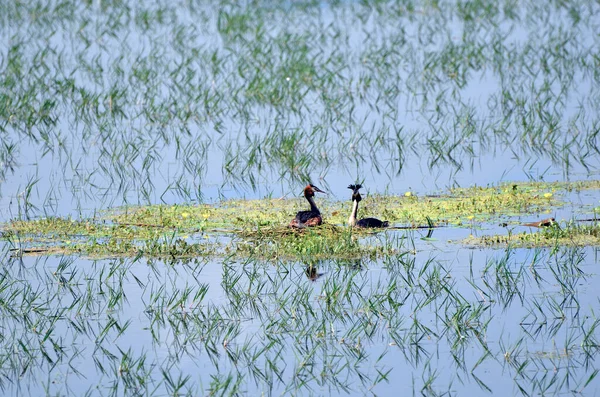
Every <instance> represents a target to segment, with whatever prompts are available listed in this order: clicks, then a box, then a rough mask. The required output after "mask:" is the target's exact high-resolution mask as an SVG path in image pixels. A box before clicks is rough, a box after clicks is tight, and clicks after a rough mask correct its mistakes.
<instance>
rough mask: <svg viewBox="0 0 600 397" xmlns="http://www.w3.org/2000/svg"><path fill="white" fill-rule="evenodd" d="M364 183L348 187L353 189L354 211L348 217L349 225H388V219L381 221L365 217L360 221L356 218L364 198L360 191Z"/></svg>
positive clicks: (369, 226) (378, 226) (370, 226)
mask: <svg viewBox="0 0 600 397" xmlns="http://www.w3.org/2000/svg"><path fill="white" fill-rule="evenodd" d="M361 187H362V185H358V184H357V185H350V186H348V189H350V190H352V212H351V213H350V217H349V218H348V225H349V226H351V227H362V228H382V227H388V226H389V222H388V221H380V220H379V219H376V218H363V219H361V220H359V221H357V220H356V214H357V213H358V203H360V201H361V200H362V197H361V195H360V193H359V189H360V188H361Z"/></svg>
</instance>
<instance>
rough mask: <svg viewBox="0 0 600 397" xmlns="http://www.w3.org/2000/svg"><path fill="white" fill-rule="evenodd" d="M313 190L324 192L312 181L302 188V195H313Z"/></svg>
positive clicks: (307, 196)
mask: <svg viewBox="0 0 600 397" xmlns="http://www.w3.org/2000/svg"><path fill="white" fill-rule="evenodd" d="M315 192H319V193H325V192H324V191H322V190H321V189H319V188H318V187H316V186H315V185H313V184H312V183H309V184H308V185H306V187H305V188H304V197H306V198H309V197H314V196H315Z"/></svg>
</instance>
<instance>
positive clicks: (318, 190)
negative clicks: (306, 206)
mask: <svg viewBox="0 0 600 397" xmlns="http://www.w3.org/2000/svg"><path fill="white" fill-rule="evenodd" d="M310 187H312V189H313V190H314V191H315V192H319V193H325V194H329V193H327V192H325V191H323V190H321V189H319V188H318V187H316V186H315V185H310Z"/></svg>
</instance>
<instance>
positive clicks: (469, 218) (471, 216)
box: [467, 215, 475, 220]
mask: <svg viewBox="0 0 600 397" xmlns="http://www.w3.org/2000/svg"><path fill="white" fill-rule="evenodd" d="M473 218H475V216H474V215H469V216H467V219H468V220H472V219H473Z"/></svg>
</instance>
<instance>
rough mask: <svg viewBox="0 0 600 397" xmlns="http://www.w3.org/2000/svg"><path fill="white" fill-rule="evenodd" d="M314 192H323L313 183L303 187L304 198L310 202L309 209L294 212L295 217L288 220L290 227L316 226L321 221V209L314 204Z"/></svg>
mask: <svg viewBox="0 0 600 397" xmlns="http://www.w3.org/2000/svg"><path fill="white" fill-rule="evenodd" d="M315 192H319V193H325V192H324V191H322V190H321V189H319V188H318V187H316V186H315V185H313V184H308V185H306V187H305V188H304V198H306V200H308V202H309V203H310V210H309V211H300V212H298V213H297V214H296V217H295V218H294V219H292V221H291V222H290V227H296V228H303V227H307V226H318V225H320V224H321V223H323V219H322V218H321V211H319V209H318V208H317V205H316V204H315V199H314V198H313V197H315Z"/></svg>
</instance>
